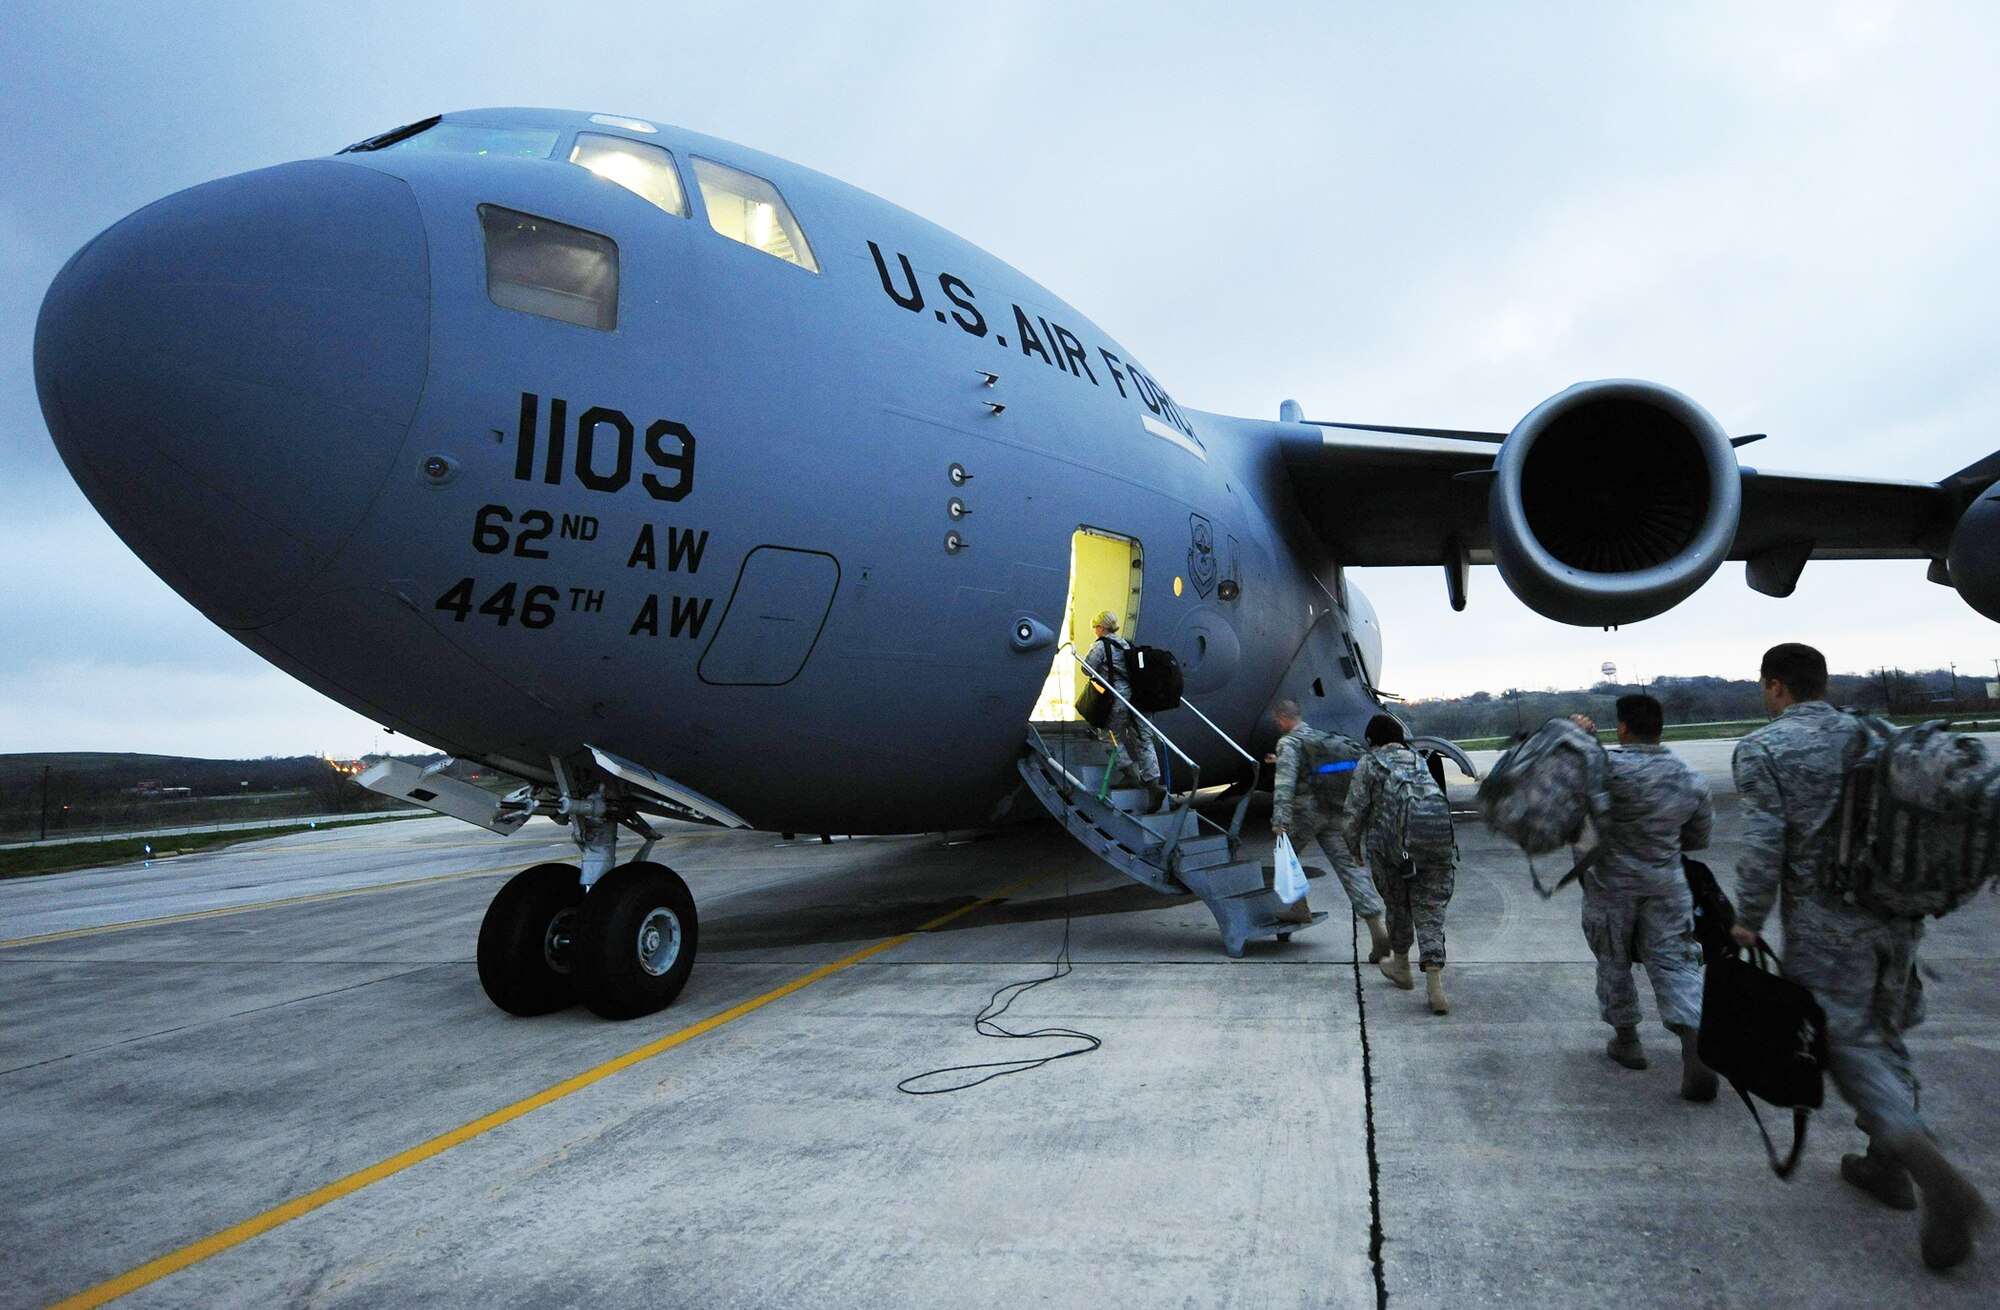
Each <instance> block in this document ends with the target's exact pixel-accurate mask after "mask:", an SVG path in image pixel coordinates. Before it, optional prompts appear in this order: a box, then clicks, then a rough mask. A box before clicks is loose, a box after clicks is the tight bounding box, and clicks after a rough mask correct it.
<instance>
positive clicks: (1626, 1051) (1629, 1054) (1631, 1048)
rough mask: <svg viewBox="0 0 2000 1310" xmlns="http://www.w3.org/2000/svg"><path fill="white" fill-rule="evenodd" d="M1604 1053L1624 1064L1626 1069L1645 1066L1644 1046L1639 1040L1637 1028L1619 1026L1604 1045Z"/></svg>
mask: <svg viewBox="0 0 2000 1310" xmlns="http://www.w3.org/2000/svg"><path fill="white" fill-rule="evenodd" d="M1604 1053H1605V1054H1606V1055H1608V1056H1610V1057H1611V1058H1612V1059H1614V1060H1616V1061H1617V1062H1618V1063H1620V1064H1622V1065H1624V1066H1625V1067H1626V1068H1627V1069H1643V1068H1645V1067H1646V1048H1645V1046H1644V1045H1642V1044H1641V1043H1640V1041H1639V1030H1638V1029H1637V1028H1620V1029H1618V1030H1617V1031H1616V1034H1615V1035H1614V1036H1613V1037H1612V1039H1611V1040H1610V1041H1609V1042H1606V1043H1605V1045H1604Z"/></svg>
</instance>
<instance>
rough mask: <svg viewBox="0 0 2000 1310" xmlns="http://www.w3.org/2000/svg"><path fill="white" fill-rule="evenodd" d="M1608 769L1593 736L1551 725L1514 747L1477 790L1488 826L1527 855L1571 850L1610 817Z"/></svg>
mask: <svg viewBox="0 0 2000 1310" xmlns="http://www.w3.org/2000/svg"><path fill="white" fill-rule="evenodd" d="M1609 768H1610V766H1609V764H1608V763H1607V761H1606V760H1605V757H1604V747H1603V746H1602V745H1600V744H1599V743H1598V740H1597V738H1596V736H1594V735H1593V734H1591V733H1588V732H1585V731H1584V730H1583V729H1582V728H1581V727H1579V726H1577V725H1576V724H1574V723H1572V722H1570V721H1569V720H1568V719H1550V720H1549V721H1548V722H1547V723H1544V724H1543V725H1542V726H1541V727H1539V728H1537V729H1536V730H1535V731H1534V732H1532V733H1530V734H1528V736H1527V737H1526V738H1525V739H1523V740H1521V741H1519V742H1516V743H1515V744H1514V745H1513V746H1512V747H1511V748H1509V749H1508V751H1507V753H1506V754H1505V755H1502V756H1501V757H1500V759H1499V761H1498V762H1497V763H1495V764H1494V766H1493V768H1492V769H1491V770H1490V771H1489V772H1488V773H1487V775H1486V777H1485V779H1484V780H1483V781H1482V782H1481V783H1480V784H1479V813H1480V815H1481V817H1483V818H1484V819H1485V820H1486V826H1487V827H1489V828H1491V829H1492V830H1493V831H1494V832H1497V833H1499V834H1500V835H1501V836H1502V837H1505V838H1506V839H1507V840H1508V841H1511V842H1513V843H1514V844H1515V845H1516V846H1519V847H1520V848H1521V849H1522V850H1524V851H1526V852H1527V853H1528V854H1530V855H1546V854H1548V853H1549V852H1550V851H1553V850H1558V849H1560V848H1562V847H1564V846H1571V845H1575V844H1576V843H1577V842H1578V841H1579V840H1581V839H1582V838H1583V836H1584V834H1585V828H1586V825H1587V824H1588V825H1591V826H1594V827H1595V828H1596V830H1597V831H1598V832H1599V833H1602V832H1603V831H1604V828H1605V823H1606V820H1607V819H1608V818H1609V817H1610V814H1611V792H1610V790H1609V789H1608V786H1607V784H1606V776H1607V773H1608V771H1609Z"/></svg>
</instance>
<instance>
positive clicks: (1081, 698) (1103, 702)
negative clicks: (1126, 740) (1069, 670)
mask: <svg viewBox="0 0 2000 1310" xmlns="http://www.w3.org/2000/svg"><path fill="white" fill-rule="evenodd" d="M1117 703H1118V698H1117V697H1116V696H1113V695H1112V694H1111V692H1110V690H1109V689H1108V688H1107V687H1105V686H1104V684H1103V683H1101V682H1099V681H1098V680H1097V679H1095V678H1086V679H1085V680H1084V683H1083V690H1082V691H1080V692H1078V693H1077V694H1076V716H1077V717H1078V718H1080V719H1082V720H1083V721H1084V722H1085V723H1088V724H1089V725H1090V726H1091V727H1093V728H1102V727H1103V726H1104V725H1105V724H1107V723H1109V722H1111V708H1112V706H1114V705H1116V704H1117Z"/></svg>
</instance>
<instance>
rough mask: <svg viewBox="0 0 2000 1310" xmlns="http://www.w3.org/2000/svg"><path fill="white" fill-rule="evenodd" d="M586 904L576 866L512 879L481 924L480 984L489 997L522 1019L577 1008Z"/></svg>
mask: <svg viewBox="0 0 2000 1310" xmlns="http://www.w3.org/2000/svg"><path fill="white" fill-rule="evenodd" d="M582 904H583V884H582V883H581V882H579V881H578V871H577V867H576V866H575V865H573V864H537V865H534V866H532V867H530V868H527V869H523V870H522V871H521V872H519V873H517V874H515V875H514V876H513V877H512V878H510V879H508V880H507V885H506V886H504V887H502V888H501V889H500V892H499V894H498V895H496V896H495V897H494V898H493V903H492V904H491V905H489V906H487V907H486V917H485V919H483V920H482V921H481V922H480V924H479V985H480V986H481V987H483V988H485V989H486V996H487V999H489V1000H491V1001H492V1002H493V1003H494V1004H495V1005H497V1006H499V1007H500V1008H501V1009H503V1010H505V1011H506V1012H507V1013H509V1014H518V1015H534V1014H553V1013H554V1012H555V1011H557V1010H560V1009H564V1008H565V1007H567V1006H570V1005H574V1004H575V1003H576V978H575V971H574V963H575V955H576V933H577V919H578V916H579V912H580V909H581V906H582Z"/></svg>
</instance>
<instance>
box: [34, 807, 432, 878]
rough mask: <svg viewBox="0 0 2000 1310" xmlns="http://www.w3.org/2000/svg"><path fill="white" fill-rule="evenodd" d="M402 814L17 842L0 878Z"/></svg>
mask: <svg viewBox="0 0 2000 1310" xmlns="http://www.w3.org/2000/svg"><path fill="white" fill-rule="evenodd" d="M409 817H411V816H409V815H405V814H378V815H364V816H360V817H357V818H353V819H339V820H335V821H334V822H331V823H318V824H310V823H298V824H289V825H285V826H282V827H276V828H242V829H238V830H236V831H234V832H189V833H181V834H178V835H176V836H172V837H157V838H146V837H133V838H130V839H127V840H120V841H90V842H64V843H62V844H61V845H57V846H22V847H17V848H15V849H14V850H8V851H0V878H26V877H31V876H33V875H35V874H38V873H65V872H68V871H69V870H72V869H94V868H98V867H101V866H103V865H106V864H130V863H131V862H133V861H134V860H168V859H172V858H173V857H174V856H176V855H192V854H194V853H195V852H196V851H209V850H216V849H218V848H220V847H224V846H237V845H241V844H242V843H244V842H251V841H263V840H265V839H266V838H268V837H285V836H289V835H290V834H292V833H295V832H309V831H312V830H315V829H317V828H351V827H353V826H355V825H356V824H362V823H391V822H394V821H395V820H397V819H405V818H409Z"/></svg>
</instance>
